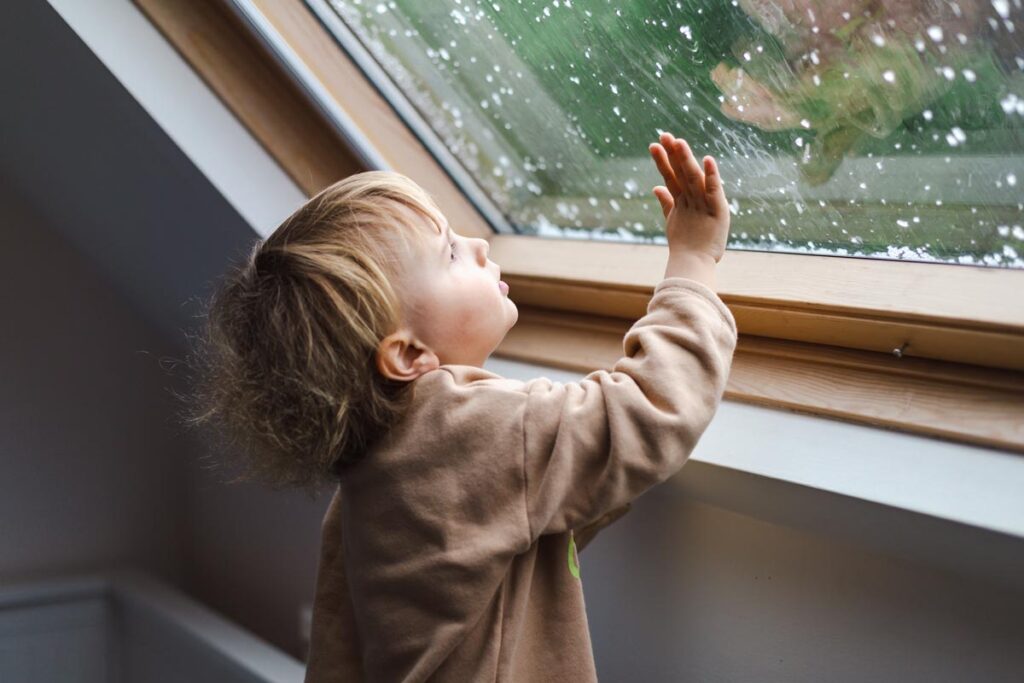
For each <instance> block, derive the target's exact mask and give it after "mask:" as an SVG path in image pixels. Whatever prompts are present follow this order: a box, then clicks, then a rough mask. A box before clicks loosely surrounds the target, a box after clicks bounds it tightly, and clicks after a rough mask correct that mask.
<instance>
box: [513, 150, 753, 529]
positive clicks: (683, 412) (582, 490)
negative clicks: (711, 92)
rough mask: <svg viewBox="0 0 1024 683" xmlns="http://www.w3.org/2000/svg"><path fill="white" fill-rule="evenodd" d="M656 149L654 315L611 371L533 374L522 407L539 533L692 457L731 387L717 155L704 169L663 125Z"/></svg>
mask: <svg viewBox="0 0 1024 683" xmlns="http://www.w3.org/2000/svg"><path fill="white" fill-rule="evenodd" d="M662 142H663V144H664V145H665V147H667V148H668V152H669V153H668V155H665V149H664V148H663V147H661V146H660V145H652V149H651V152H652V155H653V156H654V158H655V161H656V162H657V164H658V167H659V170H660V171H661V172H662V175H663V176H664V177H665V180H666V187H659V188H656V189H655V195H656V196H657V197H658V200H659V201H660V202H661V204H662V209H663V211H664V213H665V215H666V219H667V221H666V233H667V236H668V241H669V262H668V266H667V268H666V271H665V280H663V281H662V282H661V283H660V284H659V285H658V286H657V287H656V288H655V293H654V297H653V298H652V299H651V302H650V304H649V306H648V312H647V315H645V316H644V317H643V318H641V319H640V320H638V321H637V322H636V323H635V324H634V325H633V327H632V328H631V329H630V330H629V332H628V333H627V334H626V337H625V340H624V351H625V355H624V356H623V357H622V358H621V359H619V361H618V362H616V364H615V366H614V367H613V369H612V370H611V372H607V371H597V372H593V373H591V374H590V375H588V376H587V377H585V378H584V379H583V380H582V381H580V382H579V383H575V384H557V383H551V382H549V381H547V380H537V381H534V382H532V383H530V385H529V387H528V396H527V401H526V405H525V410H524V412H523V420H524V424H523V439H524V450H525V462H524V467H525V477H526V507H527V518H528V521H529V525H530V534H531V537H532V538H536V537H537V536H539V535H541V534H544V533H556V532H562V531H567V530H569V529H581V528H582V527H584V526H587V525H589V524H591V523H593V522H594V521H595V520H598V519H599V518H600V517H601V516H602V515H605V514H606V513H608V512H610V511H612V510H616V509H619V508H622V507H624V506H625V505H626V504H628V503H629V502H630V501H631V500H633V499H635V498H636V497H637V496H639V495H640V494H642V493H643V492H644V491H646V490H647V489H649V488H650V487H651V486H653V485H655V484H657V483H660V482H662V481H664V480H665V479H668V478H669V477H670V476H671V475H673V474H674V473H675V472H677V471H678V470H679V469H680V468H681V467H682V466H683V464H684V463H685V462H686V459H687V458H688V457H689V455H690V453H691V452H692V450H693V448H694V447H695V446H696V443H697V440H698V439H699V437H700V436H701V434H702V433H703V432H704V429H705V428H706V427H707V425H708V423H709V422H710V421H711V418H712V417H713V416H714V413H715V411H716V410H717V408H718V404H719V402H720V401H721V397H722V393H723V392H724V390H725V382H726V379H727V377H728V372H729V367H730V365H731V361H732V354H733V351H734V349H735V345H736V323H735V320H734V319H733V317H732V314H731V313H730V312H729V309H728V308H726V307H725V305H724V304H723V303H722V301H721V299H719V298H718V296H717V295H716V294H715V293H714V292H713V291H712V289H711V287H712V286H713V285H714V282H715V280H714V276H715V265H716V264H717V262H718V261H719V260H720V259H721V257H722V255H723V254H724V250H725V242H726V238H727V236H728V226H729V210H728V206H727V204H726V201H725V194H724V192H723V190H722V185H721V180H720V179H719V176H718V171H717V167H716V166H715V163H714V160H713V159H711V158H710V157H706V158H705V160H704V167H705V168H704V172H702V171H701V169H700V166H699V165H697V163H696V160H695V159H694V158H693V156H692V154H691V153H690V152H689V148H688V147H687V146H686V144H685V143H684V142H682V141H681V140H676V139H674V138H672V136H670V135H668V134H663V136H662Z"/></svg>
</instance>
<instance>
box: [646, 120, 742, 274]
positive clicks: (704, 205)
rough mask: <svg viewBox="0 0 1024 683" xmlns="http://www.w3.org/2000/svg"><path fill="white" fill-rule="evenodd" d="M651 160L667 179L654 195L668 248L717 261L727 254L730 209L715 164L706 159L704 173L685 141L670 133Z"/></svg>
mask: <svg viewBox="0 0 1024 683" xmlns="http://www.w3.org/2000/svg"><path fill="white" fill-rule="evenodd" d="M650 151H651V156H653V157H654V161H655V164H656V165H657V166H658V170H659V171H660V172H661V175H662V177H663V178H664V179H665V185H659V186H657V187H655V188H654V195H655V197H657V198H658V202H659V203H660V204H661V210H662V212H663V213H664V214H665V234H666V236H667V237H668V243H669V246H670V247H672V248H675V247H678V248H681V249H684V250H686V251H691V252H703V253H705V254H708V255H709V256H711V257H712V258H714V259H715V261H718V260H720V259H721V258H722V256H723V255H724V254H725V244H726V241H727V240H728V237H729V218H730V217H729V206H728V204H727V202H726V199H725V191H724V189H723V187H722V179H721V176H720V175H719V174H718V166H717V164H715V160H714V159H713V158H712V157H710V156H707V157H704V168H703V169H701V167H700V165H699V164H698V163H697V160H696V159H695V158H694V156H693V153H692V152H691V151H690V146H689V145H688V144H687V143H686V141H685V140H682V139H677V138H675V137H673V136H672V135H671V134H670V133H662V134H661V142H660V144H659V143H653V144H652V145H651V147H650Z"/></svg>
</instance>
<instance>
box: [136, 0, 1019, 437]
mask: <svg viewBox="0 0 1024 683" xmlns="http://www.w3.org/2000/svg"><path fill="white" fill-rule="evenodd" d="M135 2H136V4H137V5H138V6H139V7H140V8H141V9H142V10H143V11H144V12H145V13H146V14H147V15H148V16H149V18H150V20H151V21H152V22H153V23H154V24H155V25H156V26H157V28H158V29H160V30H161V31H162V32H163V34H164V35H165V37H166V38H167V39H168V40H169V42H171V43H172V44H173V45H174V46H175V47H176V48H177V49H178V51H179V52H180V53H181V54H182V55H183V56H184V57H185V58H186V59H187V60H188V61H189V62H190V63H191V65H192V66H193V68H194V69H195V70H196V71H197V72H198V73H199V74H200V75H201V76H202V77H203V78H204V80H205V81H206V82H207V84H208V85H209V86H210V87H211V89H212V90H214V91H215V92H216V93H217V94H218V95H219V96H220V97H221V99H222V100H223V101H224V102H225V103H226V104H227V106H228V107H229V108H230V109H232V111H233V112H234V113H235V114H236V116H237V117H238V118H239V120H240V121H241V122H242V123H243V124H244V125H245V126H246V127H247V128H248V129H249V130H250V132H251V133H252V134H253V135H254V137H256V138H257V139H258V140H259V141H260V142H261V143H262V144H263V145H264V146H265V147H266V148H267V150H268V152H269V153H270V154H271V155H272V156H273V157H274V158H275V159H276V160H277V161H278V163H280V164H281V166H282V167H283V168H284V169H285V171H286V172H288V173H289V175H290V176H291V177H292V178H293V179H294V180H295V181H296V183H297V184H298V185H299V186H300V187H301V188H302V189H303V190H304V191H305V192H306V193H307V194H310V195H311V194H313V193H315V192H317V191H318V190H319V189H321V188H322V187H324V186H326V185H327V184H329V183H330V182H332V181H333V180H336V179H338V178H340V177H344V176H345V175H348V174H350V173H353V172H356V171H359V170H363V169H364V168H365V163H364V162H362V161H361V160H360V158H359V155H358V154H357V153H356V152H355V151H354V150H352V149H351V148H350V147H348V146H346V144H345V143H344V138H343V135H342V134H341V132H340V131H339V130H338V129H337V128H336V126H335V124H334V122H332V121H331V120H330V117H327V116H325V115H324V111H323V109H322V104H323V103H322V102H321V103H319V105H318V103H317V102H315V101H314V100H312V99H311V98H310V97H309V96H308V92H306V91H304V90H303V88H302V87H300V85H298V84H297V83H296V80H295V78H294V76H295V74H294V73H289V71H288V70H287V69H286V68H285V67H284V66H283V65H282V64H281V62H280V60H279V59H278V56H275V55H273V54H272V49H271V47H270V46H269V45H268V44H267V43H266V42H265V41H264V40H263V38H262V37H261V36H260V35H259V31H257V30H254V27H253V25H252V17H251V16H248V15H246V14H245V13H244V12H242V11H240V9H239V6H238V5H237V3H235V2H233V1H232V0H218V1H216V2H210V1H209V0H135ZM249 4H251V6H252V8H254V9H256V10H257V11H258V12H259V13H260V15H261V17H260V18H261V20H262V21H264V22H265V23H266V24H267V25H269V26H270V27H272V29H273V30H274V31H275V32H276V33H277V34H278V36H279V37H280V38H282V39H283V42H284V43H285V44H286V45H287V47H288V49H290V50H291V52H292V57H295V58H297V59H298V60H300V61H301V63H302V65H303V67H304V68H305V69H307V70H308V73H309V74H310V75H312V76H313V77H314V78H315V79H316V80H317V81H318V84H319V85H320V86H322V88H323V92H326V93H327V94H328V95H329V96H330V97H331V98H332V99H333V102H332V105H336V106H338V107H340V108H341V110H343V111H344V113H345V115H347V117H348V118H349V120H350V121H351V122H352V124H354V125H355V126H356V127H357V129H358V130H359V131H360V132H361V134H362V135H363V136H365V138H367V140H368V141H369V143H370V144H371V145H372V146H373V147H374V148H375V149H376V151H377V152H378V153H379V155H380V156H381V157H382V159H383V161H384V162H385V163H386V164H387V165H388V166H390V167H391V168H394V169H395V170H398V171H401V172H403V173H406V174H407V175H409V176H411V177H413V178H415V179H416V180H417V182H419V183H420V184H421V185H423V186H424V187H425V188H426V189H427V190H428V191H429V192H430V193H431V194H432V195H433V196H434V197H435V199H436V200H437V201H438V204H439V205H440V206H441V208H442V210H443V211H444V212H445V214H446V215H447V216H448V217H449V220H450V221H451V223H452V224H453V225H454V226H457V229H459V230H460V232H462V233H463V234H467V235H473V236H480V237H484V238H486V239H488V240H489V241H490V243H491V258H492V259H494V260H495V261H496V262H497V263H499V264H500V265H501V267H502V271H503V279H505V280H506V281H507V282H508V283H509V285H510V287H511V291H512V296H513V299H514V300H515V301H516V302H517V304H518V305H519V307H520V322H519V324H518V325H517V326H516V327H515V328H513V330H512V332H510V333H509V335H508V337H507V338H506V340H505V342H504V343H503V344H502V346H501V347H500V348H499V350H498V354H499V355H502V356H505V357H509V358H514V359H518V360H525V361H530V362H536V363H541V364H548V365H554V366H558V367H563V368H569V369H574V370H578V371H589V370H592V369H595V368H599V367H610V366H611V365H612V363H614V361H615V360H616V359H617V358H618V357H619V355H620V354H621V351H622V346H621V341H622V335H623V334H624V333H625V331H626V330H627V329H628V327H629V325H630V324H631V322H632V321H633V320H635V319H636V318H638V317H639V316H641V315H642V314H643V313H644V311H645V309H646V305H647V301H648V299H649V298H650V294H651V292H652V290H653V288H654V286H655V285H656V284H657V283H658V281H659V280H660V279H661V276H662V274H663V272H664V268H665V262H666V259H667V248H666V247H664V246H651V245H639V244H623V243H610V242H604V241H597V240H595V241H580V240H553V239H546V238H537V237H527V236H517V235H507V234H495V233H494V232H493V231H492V230H491V228H490V226H489V225H488V224H487V223H486V221H485V220H484V218H483V217H482V216H481V214H480V213H479V211H478V210H477V209H476V208H475V207H474V206H473V204H472V203H471V202H470V201H469V200H468V199H467V197H466V196H465V194H464V193H463V192H462V191H461V190H460V189H459V188H458V186H457V185H456V184H455V182H454V181H453V180H452V179H451V178H450V177H449V176H448V174H447V173H446V172H445V171H444V169H442V168H441V167H440V166H439V164H438V162H437V161H436V160H435V158H434V157H433V156H432V155H431V153H430V152H429V150H428V149H427V148H426V147H425V146H424V145H423V143H422V142H421V141H420V140H419V139H418V138H417V137H416V136H415V135H414V134H413V133H412V132H411V131H410V130H409V128H408V127H407V126H406V125H405V123H404V122H403V121H402V120H401V119H400V118H399V116H398V115H397V114H396V113H395V112H394V111H393V109H392V108H391V106H390V105H389V104H388V103H387V101H386V100H385V99H384V98H383V97H382V96H381V94H380V93H379V92H378V90H377V88H376V87H375V86H374V84H373V83H371V82H369V80H368V79H367V78H366V77H365V75H364V74H363V72H362V71H361V70H360V68H359V67H358V66H357V64H356V63H354V62H353V61H352V60H351V59H350V58H349V57H348V56H347V55H346V54H345V52H344V51H343V50H342V49H341V48H340V47H339V46H338V44H337V43H336V41H335V39H334V37H333V36H332V35H330V33H329V31H328V30H327V29H326V28H324V26H323V25H322V24H321V23H320V22H319V21H318V20H317V18H316V17H315V16H314V15H313V14H312V13H311V12H310V10H309V9H308V8H307V7H306V6H305V5H304V4H303V3H302V2H299V1H297V0H291V1H287V2H286V1H282V0H252V2H251V3H249ZM840 258H841V259H842V260H841V261H840V260H839V259H840ZM840 264H841V266H842V267H837V266H838V265H840ZM718 280H719V288H718V289H719V293H720V295H721V297H722V299H723V300H724V301H725V302H726V304H727V305H728V306H729V308H730V309H731V310H732V312H733V314H734V315H735V317H736V320H737V323H738V326H739V330H740V334H741V336H740V343H739V346H738V348H737V352H736V357H735V359H734V363H733V372H732V374H731V376H730V379H729V384H728V388H727V391H726V397H727V398H731V399H734V400H740V401H746V402H752V403H757V404H762V405H769V406H775V407H782V408H787V409H792V410H798V411H801V412H809V413H814V414H819V415H826V416H829V417H834V418H840V419H846V420H852V421H857V422H862V423H867V424H872V425H876V426H882V427H887V428H893V429H899V430H903V431H911V432H917V433H921V434H928V435H933V436H940V437H943V438H948V439H954V440H959V441H965V442H970V443H976V444H982V445H987V446H993V447H998V448H1005V449H1010V450H1015V451H1019V452H1024V271H1020V270H1010V269H1000V268H983V267H975V266H964V265H947V264H933V263H915V262H908V261H888V260H881V259H866V258H847V257H836V256H815V255H805V254H799V255H796V254H785V253H768V252H756V251H738V250H730V251H729V252H728V253H727V255H726V257H725V258H724V259H723V260H722V263H721V264H720V266H719V274H718Z"/></svg>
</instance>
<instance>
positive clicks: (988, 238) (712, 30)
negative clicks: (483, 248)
mask: <svg viewBox="0 0 1024 683" xmlns="http://www.w3.org/2000/svg"><path fill="white" fill-rule="evenodd" d="M310 4H311V6H313V7H314V9H316V5H318V4H319V3H317V2H311V3H310ZM1018 5H1019V3H1016V2H1013V1H1009V2H1002V1H1001V0H1000V1H996V2H992V3H989V2H988V0H960V1H959V2H956V3H954V2H945V1H943V2H938V3H928V2H924V1H923V0H914V1H910V2H901V3H869V2H862V1H858V0H831V1H829V0H824V1H822V0H814V1H812V0H785V1H781V2H778V3H772V2H758V1H756V0H732V1H730V0H701V1H697V2H675V1H666V0H659V1H654V0H646V1H643V2H630V3H611V2H608V1H607V0H547V1H544V2H541V1H534V0H521V1H510V0H495V1H492V2H477V1H475V0H432V1H431V2H422V1H420V0H390V1H388V2H376V1H366V0H362V1H360V0H346V1H342V0H331V3H330V9H331V10H332V11H333V12H334V17H332V18H334V19H340V20H341V21H337V20H335V21H334V22H333V23H332V22H327V23H328V26H332V25H333V30H334V31H335V34H336V36H337V37H338V38H339V42H340V43H341V44H342V45H343V46H345V45H346V44H347V45H348V47H347V48H346V49H349V51H350V52H351V49H352V43H353V40H355V41H358V43H359V45H360V46H361V49H363V50H365V52H366V54H368V55H370V56H372V59H373V60H375V62H376V65H377V66H378V67H379V68H380V69H382V70H383V72H384V73H386V74H387V77H388V78H389V79H390V81H391V84H390V87H392V88H393V89H395V90H396V91H397V92H400V93H401V96H402V97H404V98H405V100H406V106H408V105H410V104H411V105H412V107H413V108H414V109H415V111H416V114H417V115H418V117H420V118H421V119H422V120H423V121H425V122H426V123H427V124H428V125H429V127H430V129H431V131H430V134H431V135H432V136H436V139H437V140H439V141H440V142H441V143H442V144H443V145H444V147H445V152H446V153H448V155H449V158H448V165H449V166H452V165H453V164H457V165H458V168H450V171H451V172H452V173H453V175H456V176H457V177H458V175H459V174H462V175H463V176H464V177H468V178H470V179H471V180H470V183H471V184H472V185H473V186H474V188H473V189H474V190H475V191H477V192H479V193H481V195H482V196H483V197H484V198H485V200H486V203H488V204H489V205H490V206H491V207H493V208H495V209H496V210H497V211H498V212H500V215H501V216H502V217H503V219H504V221H505V222H507V224H508V225H509V226H511V228H512V229H513V230H515V231H516V232H519V233H525V234H531V235H539V236H557V237H584V238H599V239H612V240H621V241H648V242H656V243H658V242H663V234H662V223H663V221H662V218H661V213H660V210H659V208H658V205H657V202H656V200H655V199H654V198H653V196H651V194H650V189H651V187H652V186H653V185H654V184H656V183H658V182H660V178H659V176H658V175H657V173H656V171H655V169H654V166H653V164H652V163H651V161H650V159H649V157H648V155H647V145H648V144H649V143H650V142H652V141H654V140H656V138H657V135H658V132H659V131H660V130H668V131H670V132H672V133H674V134H677V135H681V136H684V137H686V138H687V139H688V140H689V141H690V142H691V145H692V146H693V148H694V150H695V151H696V152H697V153H698V154H704V153H709V154H713V155H715V156H716V158H718V159H719V161H720V165H721V170H722V175H723V177H724V178H725V179H726V181H727V183H728V189H729V195H730V198H731V202H732V210H733V213H734V217H733V227H732V239H731V242H730V247H731V248H733V249H756V250H769V251H784V252H801V253H819V254H831V255H845V256H866V257H880V258H891V259H910V260H919V261H941V262H949V263H966V264H974V265H989V266H1002V267H1014V268H1024V218H1022V215H1024V25H1022V22H1021V21H1020V19H1021V16H1022V11H1021V8H1020V7H1019V6H1018ZM321 11H323V9H322V8H321ZM341 33H345V34H346V35H345V36H342V35H340V34H341ZM442 161H444V160H442Z"/></svg>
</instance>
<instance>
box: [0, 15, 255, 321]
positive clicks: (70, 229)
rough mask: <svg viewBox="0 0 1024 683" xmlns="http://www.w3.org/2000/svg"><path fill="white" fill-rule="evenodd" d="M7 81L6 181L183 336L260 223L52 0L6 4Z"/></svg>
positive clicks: (0, 173)
mask: <svg viewBox="0 0 1024 683" xmlns="http://www.w3.org/2000/svg"><path fill="white" fill-rule="evenodd" d="M0 87H2V88H3V97H2V98H0V182H3V183H5V185H7V186H8V187H9V188H10V189H12V190H13V191H15V192H17V193H18V194H20V195H22V196H23V197H24V198H25V199H26V200H27V201H28V202H29V203H30V204H31V205H33V207H34V208H35V209H36V210H37V212H38V213H39V214H40V215H41V216H43V218H44V219H45V220H47V221H48V222H49V223H51V224H52V225H53V227H54V229H55V230H57V231H58V232H59V233H61V234H62V235H63V236H64V237H65V238H66V239H67V240H68V241H69V242H70V243H71V244H73V245H74V246H75V247H76V248H77V249H78V250H79V251H80V252H81V253H82V254H83V255H84V256H85V257H86V258H88V259H89V260H90V261H92V262H94V263H95V265H96V266H97V268H98V269H99V270H101V271H103V272H105V273H106V274H107V276H108V277H109V278H110V280H111V281H113V282H114V284H115V286H116V287H117V288H118V289H120V290H121V291H123V292H124V294H125V296H126V297H127V298H128V299H129V300H131V301H132V302H133V303H134V304H135V305H136V306H137V307H138V308H139V310H140V311H141V312H142V313H143V314H144V315H146V316H147V317H150V318H152V320H153V321H154V322H155V323H156V324H157V325H158V326H159V327H160V328H161V329H162V330H164V331H165V332H166V333H167V334H168V335H170V336H171V337H173V338H176V339H179V340H183V339H184V336H183V334H184V333H183V331H184V330H187V329H190V328H192V327H194V325H195V323H196V319H195V316H196V314H197V313H198V312H199V310H200V307H199V304H200V299H199V297H203V296H206V295H208V293H209V291H210V290H211V287H212V285H213V284H214V282H215V280H216V278H217V277H218V276H219V275H220V274H221V273H222V272H223V270H224V267H225V264H226V263H227V261H228V260H229V259H231V258H237V257H239V256H241V255H242V254H244V252H245V251H246V250H247V248H248V247H249V246H250V245H251V244H252V241H253V240H254V239H255V238H256V234H255V233H254V231H253V230H252V228H251V227H250V226H249V225H248V224H247V222H246V221H245V220H244V219H243V218H242V217H241V215H239V213H238V212H237V211H235V209H234V208H233V207H232V206H231V205H230V204H229V203H228V202H227V201H226V200H225V199H224V197H223V196H222V195H220V194H219V193H218V192H217V190H216V189H215V188H214V187H213V186H212V185H211V184H210V182H209V181H208V180H207V179H206V178H205V177H204V176H203V174H202V173H201V172H200V171H199V170H198V169H197V168H196V167H195V165H194V164H193V163H192V162H191V161H190V160H189V158H188V157H187V156H185V154H184V153H182V152H181V150H180V149H179V148H178V147H177V146H176V145H175V144H174V142H173V141H172V140H171V139H170V138H169V137H168V136H167V135H166V134H165V133H164V132H163V130H162V129H161V128H160V127H159V126H158V125H157V124H156V123H155V122H154V121H153V119H152V118H151V117H150V116H149V115H148V114H147V113H146V111H145V110H144V109H143V108H142V107H141V106H140V105H139V104H138V103H137V102H136V101H135V99H134V98H133V97H132V96H131V94H130V93H128V91H127V90H125V89H124V87H123V86H122V85H121V84H120V83H119V82H118V81H117V79H116V78H115V77H114V76H113V75H112V74H111V73H110V72H109V71H108V70H107V69H106V67H105V66H104V65H103V64H102V63H101V62H100V61H99V60H98V59H97V58H96V57H95V55H93V53H92V52H91V51H90V50H89V48H88V47H87V46H86V45H85V44H84V43H82V41H81V40H80V39H79V38H78V36H77V35H76V34H75V33H74V32H73V31H72V30H71V28H70V27H68V25H67V24H66V23H65V22H64V21H63V20H62V19H61V17H60V16H59V15H58V14H57V13H56V12H55V11H54V10H53V9H52V8H51V7H50V6H49V5H48V4H47V3H45V2H19V3H4V5H3V7H2V9H0ZM5 227H6V229H12V228H13V229H17V226H5ZM40 267H41V268H44V267H45V264H40ZM5 294H7V295H16V293H5ZM68 295H69V296H74V292H69V293H68Z"/></svg>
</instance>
